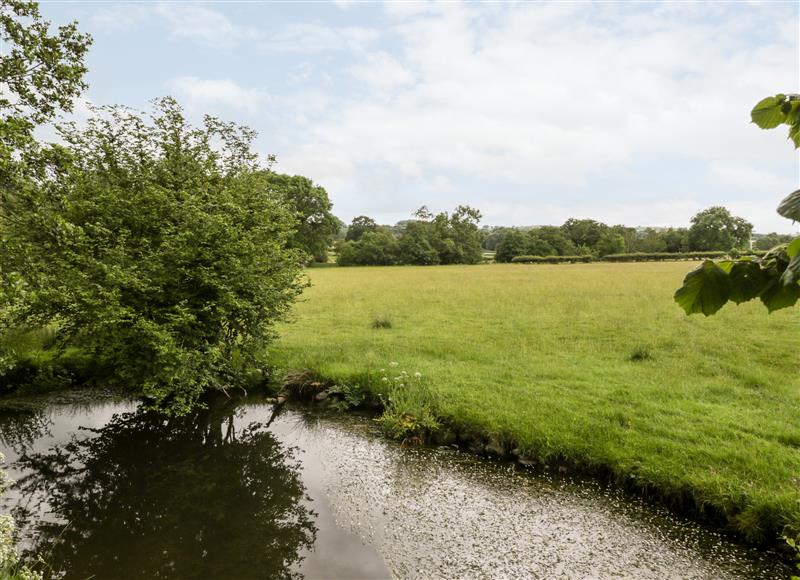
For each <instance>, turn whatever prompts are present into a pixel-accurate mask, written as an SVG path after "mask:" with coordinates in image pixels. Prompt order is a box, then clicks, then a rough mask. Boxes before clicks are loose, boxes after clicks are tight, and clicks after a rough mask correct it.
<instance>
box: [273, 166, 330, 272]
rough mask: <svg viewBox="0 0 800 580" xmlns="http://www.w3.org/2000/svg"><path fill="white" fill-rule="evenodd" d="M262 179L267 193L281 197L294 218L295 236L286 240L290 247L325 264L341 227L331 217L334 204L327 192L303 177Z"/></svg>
mask: <svg viewBox="0 0 800 580" xmlns="http://www.w3.org/2000/svg"><path fill="white" fill-rule="evenodd" d="M263 177H264V179H265V180H266V182H267V187H268V188H269V190H270V191H272V192H274V193H275V194H276V195H279V196H281V197H283V199H285V201H286V204H287V207H289V208H290V209H291V211H292V213H293V214H294V216H295V220H296V225H295V233H294V235H293V236H292V237H291V239H290V240H289V245H290V247H292V248H297V249H299V250H302V251H304V252H305V253H306V254H308V255H309V256H310V257H312V258H314V259H315V260H317V261H322V262H324V261H325V259H326V258H327V251H328V248H329V247H330V245H331V244H332V243H333V239H334V238H335V237H336V234H337V232H338V231H339V228H340V227H341V222H340V221H339V219H338V218H337V217H336V216H334V215H333V214H332V213H331V208H332V207H333V204H331V201H330V199H329V198H328V192H327V191H325V189H324V188H323V187H321V186H319V185H315V184H314V182H313V181H311V180H310V179H309V178H308V177H303V176H302V175H283V174H281V173H274V172H272V171H268V172H264V173H263Z"/></svg>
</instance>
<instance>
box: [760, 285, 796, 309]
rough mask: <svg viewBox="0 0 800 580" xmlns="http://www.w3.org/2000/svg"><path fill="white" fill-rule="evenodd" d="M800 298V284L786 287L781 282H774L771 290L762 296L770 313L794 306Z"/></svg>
mask: <svg viewBox="0 0 800 580" xmlns="http://www.w3.org/2000/svg"><path fill="white" fill-rule="evenodd" d="M798 298H800V284H797V283H794V284H790V285H788V286H784V285H783V284H781V282H780V280H774V281H773V282H772V284H771V285H770V286H769V288H767V290H766V291H765V292H764V293H763V294H761V302H763V303H764V306H766V307H767V310H769V311H770V312H774V311H776V310H780V309H781V308H788V307H789V306H794V305H795V304H796V303H797V300H798Z"/></svg>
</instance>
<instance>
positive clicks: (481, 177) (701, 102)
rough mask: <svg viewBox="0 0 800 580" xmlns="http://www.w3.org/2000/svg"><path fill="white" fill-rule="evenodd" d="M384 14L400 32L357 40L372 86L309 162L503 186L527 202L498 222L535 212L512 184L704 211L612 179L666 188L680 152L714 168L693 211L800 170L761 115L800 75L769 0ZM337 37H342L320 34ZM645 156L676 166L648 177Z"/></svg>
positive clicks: (302, 150)
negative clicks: (731, 188) (620, 187)
mask: <svg viewBox="0 0 800 580" xmlns="http://www.w3.org/2000/svg"><path fill="white" fill-rule="evenodd" d="M386 12H387V15H388V16H387V18H388V19H389V21H390V25H391V27H390V28H389V29H388V30H382V37H381V38H383V37H384V36H388V37H390V39H391V42H390V43H388V44H384V45H380V46H379V47H377V48H378V49H377V50H373V51H371V52H369V53H363V52H361V53H357V54H356V55H355V56H354V58H355V59H356V60H357V62H356V64H353V65H351V66H350V67H349V68H348V70H349V72H350V73H351V75H353V76H354V77H355V78H357V79H358V80H360V81H363V82H364V83H366V85H367V86H368V87H369V88H371V89H373V91H374V92H373V93H368V94H366V95H365V94H362V93H360V92H354V93H353V94H352V95H351V97H350V98H347V97H343V98H341V99H339V104H338V105H337V107H336V108H335V109H334V110H331V111H329V113H328V114H327V115H326V116H325V117H323V118H320V119H318V120H317V121H318V122H317V123H315V124H314V126H313V127H312V129H311V132H310V133H307V137H306V139H305V140H304V142H303V143H302V144H301V145H300V147H299V148H298V149H297V150H296V151H294V152H291V155H292V159H293V162H294V163H296V164H297V165H298V166H301V165H303V163H304V162H308V163H309V166H312V165H313V164H314V163H315V161H314V159H311V158H310V157H305V155H306V154H307V152H310V151H312V150H313V156H314V157H315V158H319V157H320V156H321V157H328V158H333V157H336V158H339V157H342V156H344V157H346V158H347V159H348V166H349V167H359V168H363V170H368V171H379V173H376V174H375V175H388V174H391V175H393V176H394V177H395V178H396V179H401V180H406V182H407V183H408V184H412V183H414V182H415V180H419V179H427V178H426V176H430V179H427V180H428V181H430V180H431V179H432V178H433V176H445V177H446V178H447V179H448V181H449V182H450V183H454V184H457V186H458V187H459V188H460V189H462V190H466V191H469V189H470V185H469V184H470V183H471V182H480V183H484V184H485V183H487V182H488V183H493V184H495V185H494V192H493V193H494V195H496V196H498V197H504V198H505V199H506V200H507V202H508V204H510V206H509V207H513V208H515V209H509V210H507V211H505V212H501V211H497V212H486V213H487V216H492V218H491V219H496V220H498V222H500V223H508V222H510V221H512V220H515V219H516V217H517V216H519V215H521V213H520V212H521V209H520V208H521V207H524V206H525V203H526V201H525V197H524V194H520V193H512V192H519V191H520V189H524V188H525V187H526V186H529V187H530V188H541V187H543V186H548V187H550V189H551V191H553V192H558V191H571V192H574V191H582V192H584V193H588V192H589V191H592V192H593V193H594V196H593V198H592V199H591V200H590V201H589V202H588V203H587V204H584V205H582V206H581V207H582V208H583V210H582V211H581V212H580V214H581V215H595V216H597V217H602V216H605V217H607V218H608V219H609V221H612V222H619V221H623V219H622V217H623V216H624V217H625V219H630V220H635V221H632V223H655V222H656V221H663V220H661V217H662V216H665V215H666V216H671V217H670V219H673V218H674V219H679V218H680V220H681V221H680V222H675V223H685V221H686V219H688V217H689V216H690V215H691V214H689V215H684V214H686V211H681V212H679V213H678V212H676V211H674V208H675V207H676V203H677V202H676V203H673V202H672V201H664V202H659V203H661V206H659V207H660V208H661V209H659V210H657V211H654V210H653V209H652V207H655V206H645V205H643V206H642V209H641V212H642V213H641V214H636V213H631V212H625V211H623V209H624V208H625V207H629V206H628V205H624V204H621V203H620V204H617V205H615V203H617V202H619V201H621V200H620V199H619V198H618V197H617V199H616V200H615V199H614V197H615V193H614V192H613V191H610V190H609V189H608V187H610V186H609V185H608V184H609V183H612V181H613V180H609V178H610V177H614V179H616V180H618V179H619V175H621V174H625V173H633V174H634V175H639V177H641V178H642V180H646V179H648V178H649V179H650V180H659V182H658V184H659V186H664V183H662V182H663V181H666V184H668V183H669V181H670V179H671V178H675V180H676V181H677V180H678V179H677V178H682V177H683V176H682V175H680V172H681V171H683V170H684V167H685V166H684V165H682V164H681V162H680V160H681V159H683V160H688V161H690V162H691V163H692V164H695V165H699V166H700V167H702V168H705V170H704V171H703V170H701V171H700V178H699V181H695V182H694V183H695V185H696V186H697V189H698V191H697V193H696V196H697V198H696V199H695V198H692V199H689V200H688V201H686V202H685V203H686V204H687V206H686V207H687V208H688V207H689V204H691V207H692V210H694V209H695V208H696V209H701V208H702V207H705V206H707V205H710V204H706V203H703V202H702V199H703V196H705V197H706V198H708V199H711V198H712V197H715V196H717V195H719V194H720V192H722V191H723V190H724V188H723V186H728V185H734V182H735V184H736V185H737V187H739V186H742V185H743V184H745V183H749V184H750V185H753V186H755V185H757V184H760V187H759V189H758V191H759V192H764V191H766V190H767V188H770V187H784V186H785V185H787V184H789V182H791V181H792V177H791V175H790V174H789V171H790V169H791V168H794V169H795V170H796V168H797V162H796V155H795V154H794V153H793V152H792V151H791V148H790V147H789V146H788V145H787V144H786V142H785V140H784V139H782V138H780V136H778V135H776V134H775V132H767V131H760V130H758V129H756V128H755V127H754V126H753V125H751V124H750V123H749V114H748V113H749V110H750V108H751V107H752V105H753V103H755V102H756V101H758V100H759V99H760V98H762V97H763V96H764V95H765V94H769V93H773V92H777V91H779V90H782V89H783V90H789V89H790V88H792V87H793V86H794V84H795V83H796V75H795V74H794V71H795V70H796V69H797V66H798V64H800V63H799V62H798V56H797V55H798V39H797V37H796V34H795V35H794V36H791V35H789V34H787V33H786V30H785V29H786V27H785V26H783V24H782V23H780V22H778V23H776V22H775V21H774V18H773V17H772V15H771V12H770V8H769V6H766V5H750V6H748V5H715V4H712V5H686V4H674V3H673V4H659V5H649V4H648V5H636V6H631V5H623V4H596V5H585V4H562V3H553V4H540V3H519V4H513V5H503V6H499V7H498V6H494V5H483V4H480V5H474V4H422V3H413V5H406V4H402V5H401V4H400V3H388V4H387V5H386ZM321 38H323V39H325V38H328V37H326V36H324V35H322V36H321ZM326 42H327V43H328V44H331V45H333V44H336V42H334V41H333V40H331V39H328V40H326V41H325V42H322V41H318V42H312V43H310V46H316V47H320V46H322V45H324V44H326ZM337 42H341V41H337ZM376 42H377V41H376ZM787 58H788V59H789V61H787ZM787 87H788V88H787ZM310 144H313V148H309V147H307V146H308V145H310ZM642 158H649V159H669V160H670V162H674V163H675V164H676V165H675V166H674V167H673V168H666V167H665V168H660V172H659V174H658V175H652V176H647V175H643V174H640V172H642V171H645V169H644V168H643V166H642V165H640V164H639V160H640V159H642ZM387 165H388V166H390V168H391V169H390V170H387V169H386V166H387ZM378 167H380V170H378V169H377V168H378ZM753 167H759V168H762V169H760V170H753V169H752V168H753ZM787 168H789V169H787ZM648 170H649V169H648ZM670 173H672V176H670ZM354 175H355V176H354V177H353V180H352V181H351V182H350V183H349V184H346V185H345V186H344V189H343V190H342V192H341V193H342V198H343V199H348V200H350V199H356V198H357V197H358V196H359V195H361V196H372V195H373V193H372V192H370V191H367V190H364V189H360V188H361V187H362V185H360V184H365V183H368V182H369V181H370V180H369V179H368V178H367V177H364V176H362V177H358V172H356V173H355V174H354ZM704 175H705V176H706V178H707V179H706V180H705V182H703V176H704ZM787 175H789V177H787ZM338 179H339V181H340V182H341V176H339V177H338ZM682 188H683V189H684V190H685V189H686V188H687V187H686V185H685V184H683V185H682ZM703 188H708V191H703ZM662 189H663V187H662ZM780 191H783V190H782V189H781V190H780ZM337 195H338V193H337ZM465 195H466V194H465ZM666 195H669V194H666ZM680 195H682V193H681V192H679V191H676V192H675V196H676V197H678V198H679V199H682V198H680V197H679V196H680ZM759 195H761V193H759ZM663 197H664V196H663V195H662V199H663ZM362 199H363V201H362V203H372V199H373V198H372V197H362ZM738 199H739V200H741V195H740V196H739V198H738ZM527 203H529V204H531V205H532V206H533V205H535V206H536V207H540V204H541V200H539V199H533V198H530V200H529V201H528V202H527ZM483 205H487V206H488V205H489V203H485V204H483ZM562 207H563V208H564V210H565V211H570V212H571V211H572V208H571V207H570V206H569V205H566V204H564V205H563V206H562ZM611 207H613V208H614V212H616V213H613V214H609V212H608V211H606V208H611ZM645 207H651V209H650V210H649V214H650V215H651V216H655V217H651V218H650V220H649V221H648V220H647V219H646V218H647V213H648V212H646V211H645V209H644V208H645ZM668 208H672V211H669V212H666V211H665V210H666V209H668ZM662 210H664V211H662ZM359 213H363V212H359ZM557 213H558V212H556V211H555V210H554V212H553V215H554V216H555V215H556V214H557ZM601 214H602V216H601ZM614 215H618V216H620V217H618V218H616V219H615V218H614ZM488 219H489V218H488V217H487V220H488ZM640 219H641V221H639V220H640ZM656 225H658V224H656Z"/></svg>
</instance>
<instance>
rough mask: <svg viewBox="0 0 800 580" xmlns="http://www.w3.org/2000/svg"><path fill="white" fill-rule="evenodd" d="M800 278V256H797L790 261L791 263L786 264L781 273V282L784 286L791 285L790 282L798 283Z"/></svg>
mask: <svg viewBox="0 0 800 580" xmlns="http://www.w3.org/2000/svg"><path fill="white" fill-rule="evenodd" d="M798 280H800V256H795V257H794V258H792V259H791V261H790V262H789V265H788V266H786V269H785V270H784V271H783V274H782V275H781V283H782V284H783V285H784V286H789V285H790V284H795V285H796V284H797V282H798Z"/></svg>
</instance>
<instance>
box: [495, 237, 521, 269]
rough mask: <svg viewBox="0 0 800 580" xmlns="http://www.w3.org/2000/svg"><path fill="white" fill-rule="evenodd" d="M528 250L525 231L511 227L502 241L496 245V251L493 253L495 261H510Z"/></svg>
mask: <svg viewBox="0 0 800 580" xmlns="http://www.w3.org/2000/svg"><path fill="white" fill-rule="evenodd" d="M527 250H528V240H527V239H526V236H525V233H524V232H522V231H520V230H517V229H513V230H510V231H508V232H507V233H506V235H505V236H503V239H502V241H501V242H500V243H499V244H498V245H497V252H496V253H495V255H494V260H495V262H501V263H502V262H510V261H511V260H513V259H514V258H515V257H517V256H521V255H523V254H526V253H527Z"/></svg>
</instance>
